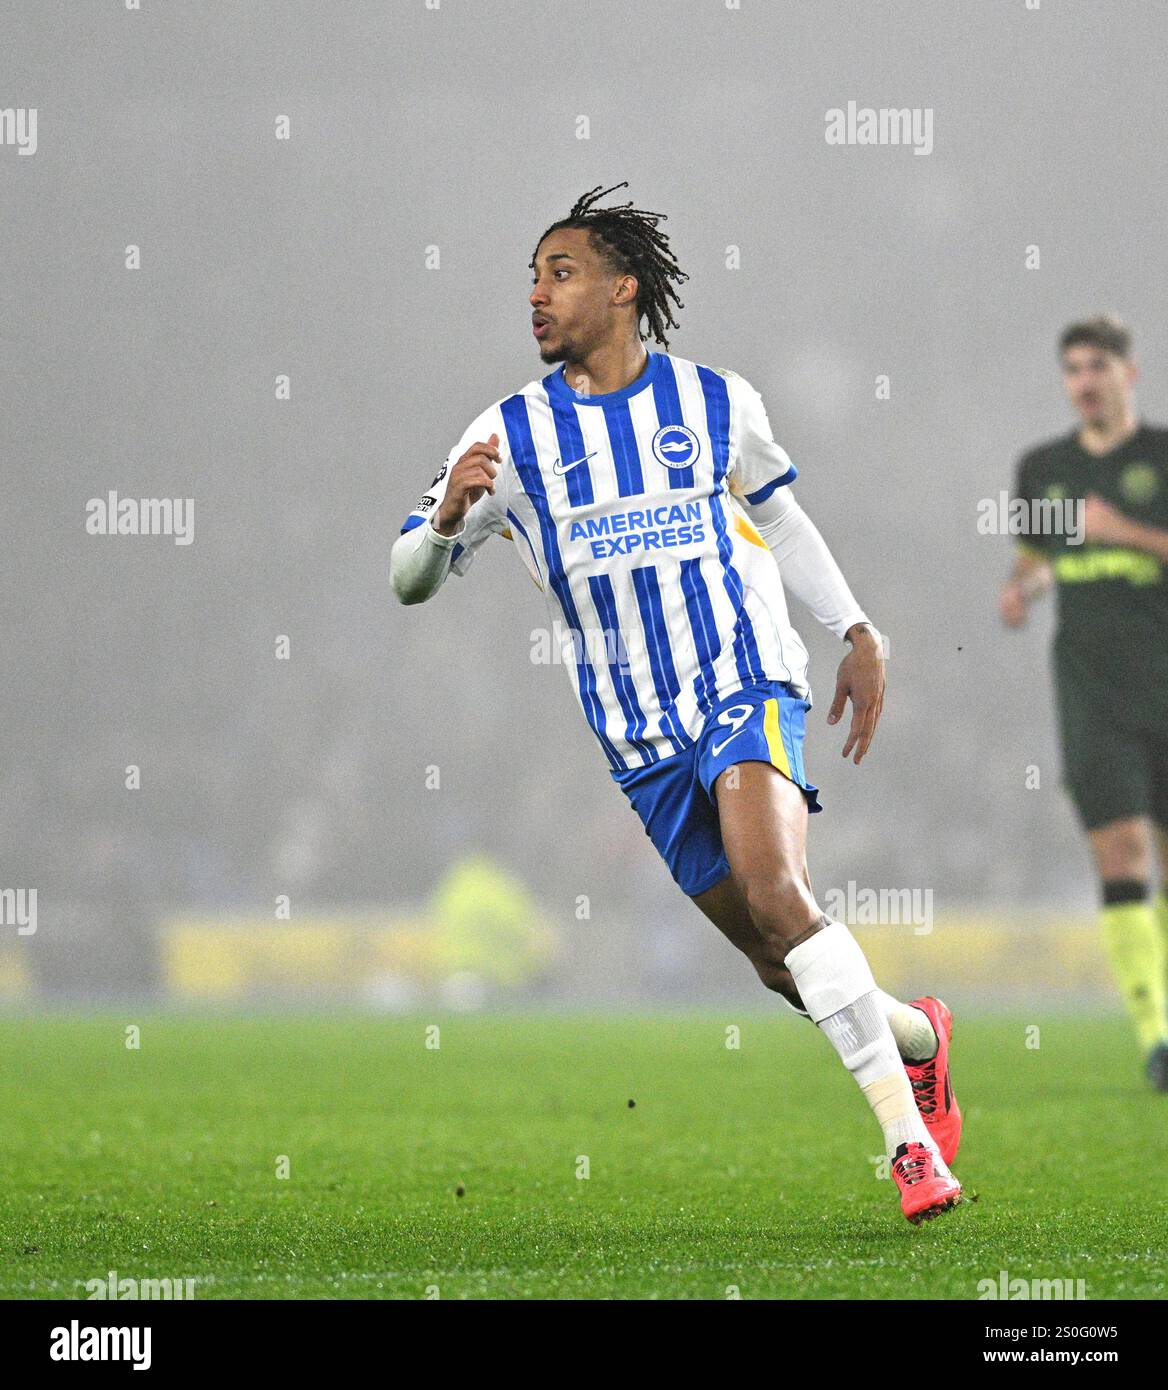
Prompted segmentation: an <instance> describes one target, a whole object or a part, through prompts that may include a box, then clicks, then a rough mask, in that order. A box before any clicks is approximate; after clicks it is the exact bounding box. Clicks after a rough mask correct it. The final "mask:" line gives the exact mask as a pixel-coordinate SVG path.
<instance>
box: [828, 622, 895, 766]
mask: <svg viewBox="0 0 1168 1390" xmlns="http://www.w3.org/2000/svg"><path fill="white" fill-rule="evenodd" d="M847 637H848V640H849V641H850V642H851V644H852V650H851V651H850V652H849V653H848V654H847V656H845V657H844V659H843V660H842V661H841V662H840V668H839V671H838V672H837V673H836V678H835V699H834V700H832V702H831V709H829V710H828V712H827V722H828V723H829V724H838V723H839V721H840V719H841V718H842V716H843V713H844V709H845V707H846V705H847V702H848V700H849V699H850V700H851V702H852V727H851V728H850V729H849V730H848V738H847V742H846V743H845V744H844V751H843V756H844V757H845V758H846V757H847V756H848V754H849V753H850V752H851V751H852V749H853V748H854V749H855V750H856V756H855V758H854V759H853V761H854V762H855V763H857V764H859V762H860V761H861V759H862V758H863V756H864V754H865V753H866V752H867V751H868V747H869V745H870V744H871V742H872V737H873V735H874V734H875V732H876V725H877V724H878V723H879V722H880V714H881V711H882V710H883V709H884V646H883V644H882V643H881V641H880V634H879V633H878V632H877V631H876V630H875V628H872V627H869V626H866V625H864V624H857V625H856V626H855V627H851V628H849V629H848V632H847Z"/></svg>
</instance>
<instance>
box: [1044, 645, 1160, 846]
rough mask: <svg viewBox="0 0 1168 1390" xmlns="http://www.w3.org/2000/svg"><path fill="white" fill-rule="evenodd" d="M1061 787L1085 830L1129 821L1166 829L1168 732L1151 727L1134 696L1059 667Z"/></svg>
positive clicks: (1056, 682) (1057, 669) (1057, 676)
mask: <svg viewBox="0 0 1168 1390" xmlns="http://www.w3.org/2000/svg"><path fill="white" fill-rule="evenodd" d="M1055 687H1056V689H1057V691H1058V710H1059V724H1060V729H1061V733H1062V744H1063V782H1064V783H1065V784H1066V787H1067V790H1068V791H1069V792H1070V794H1071V798H1072V800H1073V801H1074V803H1075V808H1076V810H1077V811H1078V813H1079V819H1080V820H1081V821H1082V823H1083V826H1084V827H1085V828H1086V829H1087V830H1097V829H1098V828H1099V827H1100V826H1102V825H1107V824H1108V823H1109V822H1111V821H1115V820H1126V819H1127V818H1128V817H1129V816H1150V817H1151V818H1152V820H1154V821H1155V822H1156V823H1157V824H1158V825H1161V826H1164V827H1165V828H1166V829H1168V728H1165V727H1163V726H1152V725H1151V724H1150V723H1149V722H1146V721H1145V719H1144V718H1143V717H1142V713H1141V711H1140V710H1139V709H1138V708H1135V707H1133V705H1132V704H1131V695H1130V694H1129V693H1128V692H1121V695H1122V700H1117V698H1116V695H1117V692H1116V691H1115V689H1114V688H1109V687H1108V686H1107V685H1105V684H1103V683H1102V682H1100V681H1098V680H1087V679H1084V678H1083V677H1082V675H1081V674H1077V673H1072V672H1070V671H1068V670H1067V669H1065V667H1064V666H1063V664H1062V663H1056V666H1055Z"/></svg>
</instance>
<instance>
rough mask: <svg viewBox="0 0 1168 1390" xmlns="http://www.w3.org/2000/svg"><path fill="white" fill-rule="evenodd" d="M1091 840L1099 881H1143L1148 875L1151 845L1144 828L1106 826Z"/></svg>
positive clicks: (1139, 826)
mask: <svg viewBox="0 0 1168 1390" xmlns="http://www.w3.org/2000/svg"><path fill="white" fill-rule="evenodd" d="M1092 839H1093V842H1094V849H1095V861H1096V865H1097V867H1098V869H1099V876H1100V878H1102V879H1104V880H1108V879H1146V878H1147V877H1148V876H1149V874H1150V872H1151V867H1152V864H1151V860H1152V855H1151V843H1150V836H1149V835H1148V832H1147V829H1146V828H1145V827H1144V826H1143V825H1140V824H1138V823H1136V824H1132V825H1115V826H1109V827H1108V828H1107V830H1106V831H1103V832H1098V833H1097V834H1096V835H1094V836H1093V837H1092Z"/></svg>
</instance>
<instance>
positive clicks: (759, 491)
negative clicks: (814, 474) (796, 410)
mask: <svg viewBox="0 0 1168 1390" xmlns="http://www.w3.org/2000/svg"><path fill="white" fill-rule="evenodd" d="M723 375H724V376H725V377H726V380H727V383H728V385H729V390H730V420H731V449H730V489H731V491H732V492H735V493H737V494H738V496H740V497H742V498H744V499H745V500H746V501H747V502H750V503H752V504H757V503H759V502H765V501H766V499H767V498H768V497H769V496H770V495H771V494H772V493H773V492H774V491H775V489H776V488H780V487H786V486H787V484H788V483H793V482H794V481H795V479H796V478H797V477H798V473H797V471H796V468H795V465H794V464H793V463H792V462H791V460H790V459H789V458H788V457H787V453H786V450H784V449H783V448H782V447H781V446H780V445H778V444H776V443H775V436H774V433H773V431H772V430H771V424H770V421H769V420H768V419H767V413H766V407H765V406H764V405H763V403H762V397H761V396H760V395H759V394H758V392H757V391H756V390H755V389H754V387H753V386H751V384H750V382H749V381H747V380H746V379H745V378H744V377H741V376H739V375H738V373H737V372H729V371H728V372H724V373H723Z"/></svg>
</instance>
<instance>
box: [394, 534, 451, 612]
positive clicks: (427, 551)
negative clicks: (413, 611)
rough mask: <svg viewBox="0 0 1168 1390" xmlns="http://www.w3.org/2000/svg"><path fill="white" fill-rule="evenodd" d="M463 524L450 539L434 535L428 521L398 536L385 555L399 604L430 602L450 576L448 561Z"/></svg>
mask: <svg viewBox="0 0 1168 1390" xmlns="http://www.w3.org/2000/svg"><path fill="white" fill-rule="evenodd" d="M465 530H466V523H465V522H463V524H462V526H461V527H460V528H459V530H458V531H457V532H456V533H455V534H454V535H453V536H443V535H441V534H440V533H439V532H437V531H435V529H434V527H433V526H432V525H431V523H430V522H429V521H426V522H424V523H423V524H422V525H421V526H412V527H411V528H410V529H409V530H408V531H406V532H404V533H403V534H402V535H400V536H398V538H397V540H396V541H394V543H393V548H392V549H391V550H390V552H389V581H390V583H391V584H392V585H393V591H394V593H395V594H396V595H397V596H398V598H399V599H400V600H401V602H402V603H425V601H426V600H427V599H428V598H433V597H434V595H435V594H436V593H437V592H438V590H439V589H440V588H441V587H442V584H443V582H444V581H445V579H446V576H447V575H448V574H449V573H450V560H451V554H452V552H453V550H454V547H455V546H456V545H457V544H458V538H459V536H461V535H462V533H463V532H464V531H465Z"/></svg>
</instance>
